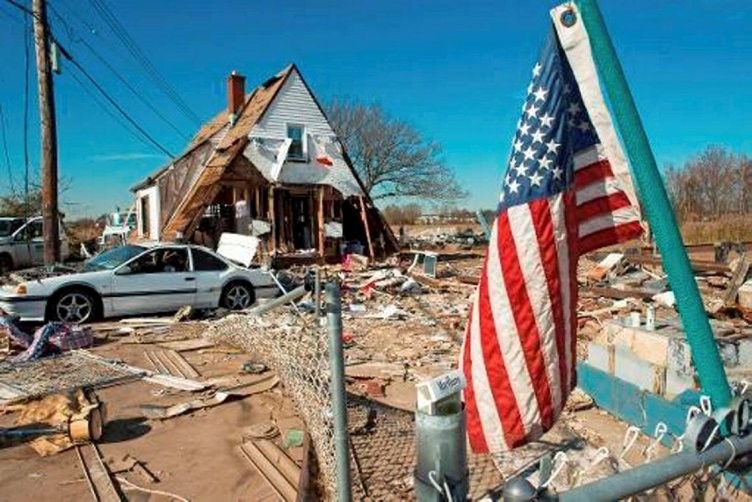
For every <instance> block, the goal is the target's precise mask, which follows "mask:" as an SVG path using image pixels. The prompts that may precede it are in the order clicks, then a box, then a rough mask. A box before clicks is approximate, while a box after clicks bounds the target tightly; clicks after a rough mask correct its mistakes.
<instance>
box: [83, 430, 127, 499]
mask: <svg viewBox="0 0 752 502" xmlns="http://www.w3.org/2000/svg"><path fill="white" fill-rule="evenodd" d="M76 454H77V455H78V461H79V463H80V464H81V470H82V471H83V473H84V477H85V478H86V482H87V483H88V485H89V490H90V491H91V494H92V496H93V497H94V500H96V501H97V502H121V501H123V500H125V499H124V498H123V497H121V495H120V492H119V491H118V489H117V488H116V487H115V484H114V483H113V481H112V477H111V475H110V471H109V470H108V469H107V466H106V465H105V463H104V462H103V461H102V456H101V455H100V453H99V449H98V448H97V446H96V445H95V444H93V443H90V444H89V445H87V446H76Z"/></svg>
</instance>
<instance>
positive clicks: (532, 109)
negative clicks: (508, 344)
mask: <svg viewBox="0 0 752 502" xmlns="http://www.w3.org/2000/svg"><path fill="white" fill-rule="evenodd" d="M539 110H540V108H538V107H537V106H535V103H534V102H533V103H530V106H528V107H527V110H525V115H528V116H529V117H531V118H533V117H535V116H536V115H537V113H538V111H539Z"/></svg>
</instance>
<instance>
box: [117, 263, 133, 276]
mask: <svg viewBox="0 0 752 502" xmlns="http://www.w3.org/2000/svg"><path fill="white" fill-rule="evenodd" d="M132 273H133V270H132V269H131V267H130V266H129V265H123V266H122V267H120V268H119V269H117V270H116V271H115V275H128V274H132Z"/></svg>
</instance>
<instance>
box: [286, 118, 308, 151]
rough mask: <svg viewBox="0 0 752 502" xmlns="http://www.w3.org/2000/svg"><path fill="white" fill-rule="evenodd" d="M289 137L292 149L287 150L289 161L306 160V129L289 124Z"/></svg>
mask: <svg viewBox="0 0 752 502" xmlns="http://www.w3.org/2000/svg"><path fill="white" fill-rule="evenodd" d="M287 137H288V138H290V140H291V143H290V149H289V150H287V158H288V159H289V160H306V144H305V127H303V126H302V125H295V124H288V125H287Z"/></svg>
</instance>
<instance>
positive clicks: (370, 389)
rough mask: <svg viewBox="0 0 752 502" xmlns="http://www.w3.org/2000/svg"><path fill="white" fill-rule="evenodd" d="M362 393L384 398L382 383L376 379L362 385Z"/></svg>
mask: <svg viewBox="0 0 752 502" xmlns="http://www.w3.org/2000/svg"><path fill="white" fill-rule="evenodd" d="M362 385H363V391H364V392H365V393H366V394H368V395H369V396H372V397H384V383H383V382H382V381H381V380H379V379H378V378H372V379H370V380H366V381H365V382H363V383H362Z"/></svg>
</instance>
